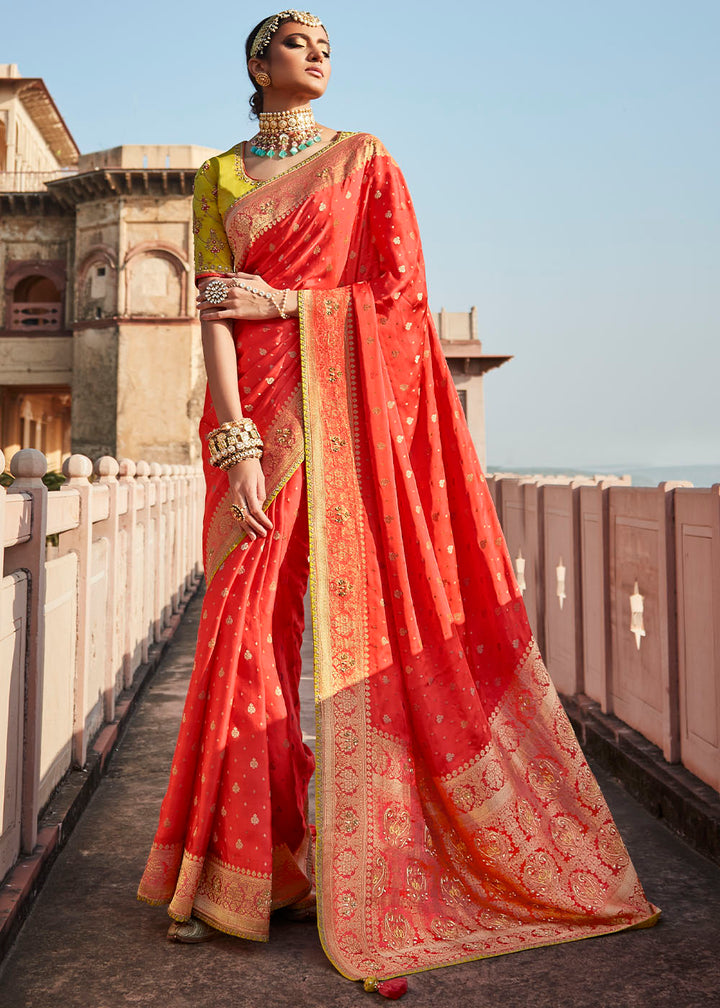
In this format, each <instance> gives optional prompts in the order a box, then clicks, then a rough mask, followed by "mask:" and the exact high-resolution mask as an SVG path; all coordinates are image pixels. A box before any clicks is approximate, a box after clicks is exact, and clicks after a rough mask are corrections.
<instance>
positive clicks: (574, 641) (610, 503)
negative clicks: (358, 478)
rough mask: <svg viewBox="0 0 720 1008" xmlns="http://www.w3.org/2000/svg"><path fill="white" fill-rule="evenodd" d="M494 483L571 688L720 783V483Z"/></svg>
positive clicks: (529, 598)
mask: <svg viewBox="0 0 720 1008" xmlns="http://www.w3.org/2000/svg"><path fill="white" fill-rule="evenodd" d="M488 485H489V487H490V490H491V492H492V494H493V497H494V498H495V501H496V505H497V509H498V513H499V516H500V521H501V523H502V525H503V529H504V532H505V537H506V540H507V544H508V548H509V550H510V555H511V557H512V559H513V563H514V565H515V570H516V573H517V574H518V579H519V580H520V578H522V582H523V584H524V589H523V594H524V599H525V602H526V605H527V609H528V614H529V616H530V621H531V624H532V626H533V629H534V631H535V635H536V637H537V638H538V642H539V644H540V647H541V650H542V652H543V655H544V657H545V660H546V662H547V665H548V670H549V672H550V674H551V676H552V677H553V679H554V681H555V684H556V686H557V688H558V689H559V690H560V692H561V693H564V694H566V695H568V696H573V695H578V694H580V695H585V696H587V697H590V698H591V699H592V700H595V701H597V702H598V703H599V704H600V707H601V709H602V710H603V711H604V712H605V713H611V714H614V715H615V716H616V717H618V718H620V720H621V721H624V722H625V723H626V724H627V725H629V726H630V727H631V728H634V729H635V730H636V731H638V732H640V733H641V734H642V735H644V736H645V738H647V739H649V740H650V741H651V742H653V743H654V744H655V745H657V746H658V747H659V748H660V749H661V750H662V752H663V755H664V756H665V758H666V759H667V760H668V761H669V762H671V763H676V762H682V764H683V765H684V766H685V767H686V768H687V769H688V770H690V771H691V772H692V773H694V774H695V775H696V776H697V777H699V778H701V780H703V781H705V783H706V784H709V785H710V786H711V787H713V788H714V789H715V790H720V632H719V631H718V627H720V485H716V486H714V487H712V489H703V488H699V487H698V488H695V487H691V486H689V485H682V484H678V483H662V484H660V486H658V487H656V488H652V487H633V486H629V485H627V484H625V485H618V483H617V482H616V483H615V485H613V483H612V481H610V480H607V481H604V482H603V481H600V482H594V481H592V480H579V479H578V480H567V481H566V482H565V484H564V485H561V484H559V483H558V482H557V481H552V482H550V481H544V480H543V479H542V478H533V479H523V478H519V477H512V476H505V475H500V474H496V475H495V476H492V477H489V478H488Z"/></svg>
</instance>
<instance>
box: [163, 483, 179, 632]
mask: <svg viewBox="0 0 720 1008" xmlns="http://www.w3.org/2000/svg"><path fill="white" fill-rule="evenodd" d="M162 468H163V478H164V480H165V485H166V487H167V530H168V531H167V539H166V548H165V555H164V557H163V569H164V571H165V576H166V581H165V584H166V594H165V597H164V599H163V602H164V605H165V606H166V607H167V609H166V617H165V618H166V621H169V620H170V617H171V616H172V614H173V613H176V612H177V611H178V605H177V584H176V582H177V571H176V570H175V540H176V539H177V535H178V520H177V482H176V480H175V479H174V478H173V467H172V466H170V465H164V466H163V467H162Z"/></svg>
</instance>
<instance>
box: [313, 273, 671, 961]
mask: <svg viewBox="0 0 720 1008" xmlns="http://www.w3.org/2000/svg"><path fill="white" fill-rule="evenodd" d="M299 301H300V347H301V361H302V374H303V382H302V391H303V413H304V423H305V456H306V474H307V493H308V515H309V525H310V590H311V608H312V622H313V634H314V641H315V703H316V739H317V741H316V776H317V783H316V795H317V798H316V803H317V810H316V823H317V841H316V843H317V847H316V864H317V867H316V878H317V895H318V929H319V932H320V938H321V942H322V944H323V948H324V950H325V952H326V954H327V956H328V958H329V959H330V960H331V962H332V963H333V964H334V966H335V967H336V969H338V971H339V972H340V973H341V974H342V975H343V976H345V977H347V978H348V979H353V980H357V979H363V978H365V977H368V976H376V977H379V978H385V977H391V976H397V975H400V974H403V973H412V972H420V971H422V970H427V969H433V968H438V967H441V966H447V965H451V964H456V963H462V962H469V961H472V960H475V959H482V958H486V957H490V956H495V955H502V954H507V953H509V952H517V951H521V950H522V949H526V948H535V947H539V946H544V945H552V944H558V943H561V942H568V941H574V940H579V939H583V938H590V937H594V936H598V935H602V934H609V933H612V932H616V931H622V930H626V929H628V928H630V927H642V926H649V925H650V924H652V923H654V921H655V920H656V919H657V910H656V908H654V907H652V906H650V907H648V904H647V901H646V900H645V897H644V894H643V893H642V889H641V888H640V886H639V884H638V883H637V876H636V875H635V873H634V870H633V869H632V865H631V864H630V862H629V859H628V861H627V866H628V867H627V869H626V870H625V866H624V859H625V858H626V857H627V855H626V852H625V851H624V846H623V845H622V841H621V840H619V837H618V836H617V834H616V832H612V831H611V830H610V829H609V827H608V832H607V836H606V843H607V849H608V854H609V855H610V854H612V855H616V856H617V857H618V858H619V859H620V862H622V864H620V863H619V864H617V865H614V866H611V867H610V868H609V869H608V872H615V873H617V874H618V875H620V876H621V877H620V878H618V880H617V885H616V886H613V887H612V892H608V899H607V901H606V903H603V900H602V898H601V897H600V895H598V893H597V892H596V891H595V890H594V889H593V885H594V882H593V878H590V875H591V874H592V873H591V872H582V871H581V865H580V864H579V862H578V863H577V864H574V868H577V869H578V872H577V878H576V879H575V882H574V883H573V882H572V880H568V879H566V880H565V882H564V884H565V883H568V884H565V889H567V890H568V891H567V892H563V899H562V900H561V903H560V907H561V908H559V909H558V912H557V913H554V912H553V911H552V910H551V911H550V912H549V915H548V917H547V919H542V920H538V919H537V916H534V917H533V915H532V914H528V915H526V916H527V919H518V918H516V916H515V915H514V913H513V908H512V905H511V904H512V900H510V902H509V904H508V907H509V912H506V913H504V914H503V913H502V912H501V911H499V912H498V913H495V914H493V912H492V907H493V901H494V899H495V894H494V893H491V894H490V897H489V905H490V908H491V909H490V912H488V911H487V910H486V909H483V906H485V907H487V905H488V894H487V893H483V891H481V890H482V886H481V885H480V884H479V882H478V879H477V874H476V872H477V868H475V869H474V871H473V870H468V871H466V870H465V869H464V867H463V862H464V861H465V860H466V855H467V852H463V850H462V847H463V841H462V840H461V839H460V833H458V831H457V828H456V825H454V824H453V822H452V820H453V818H454V819H455V820H457V822H458V823H459V822H460V821H461V820H462V818H463V815H465V823H466V824H467V827H470V826H471V825H473V821H474V820H477V822H476V828H477V829H481V830H487V838H486V837H485V835H484V834H483V837H482V839H483V842H485V840H486V839H487V841H488V848H487V850H485V849H483V856H484V857H489V858H492V857H497V856H502V851H495V850H494V848H493V846H492V841H493V840H494V839H498V838H496V837H495V832H498V833H499V832H500V831H494V830H493V829H492V826H493V823H492V822H490V821H489V819H488V815H489V816H490V818H492V815H493V812H494V813H495V815H496V817H497V819H498V820H499V819H501V818H502V817H503V816H505V815H506V814H507V812H508V810H507V809H506V808H503V806H504V805H506V804H507V799H506V798H505V797H504V796H503V794H502V793H501V792H502V785H501V784H500V779H499V777H498V778H497V782H498V784H499V785H500V786H499V787H498V789H497V790H498V792H499V794H498V796H497V797H495V798H494V797H493V795H488V796H486V797H488V798H489V800H490V805H489V806H488V808H487V810H485V809H483V807H482V802H481V803H480V804H477V802H475V799H474V793H473V788H474V787H475V785H476V784H482V786H483V787H485V788H487V787H488V786H490V787H491V788H492V786H493V781H494V780H495V777H494V774H495V771H496V767H495V764H496V763H497V762H498V760H497V753H498V748H497V747H494V746H491V747H489V748H488V749H487V750H486V751H485V752H483V753H480V754H478V756H477V757H476V758H475V759H474V760H473V761H472V762H471V763H470V764H467V765H466V766H465V767H463V768H461V769H460V771H459V772H457V773H455V774H452V775H448V776H447V777H446V778H443V779H440V780H438V781H436V782H435V783H434V784H433V783H431V786H430V799H429V801H428V803H427V812H428V814H429V816H430V818H431V821H432V822H433V825H434V827H437V833H438V837H436V836H434V835H429V833H428V829H427V826H426V827H425V834H424V838H423V836H421V835H420V834H418V835H417V836H416V835H415V834H417V830H418V828H419V827H418V824H417V822H415V823H413V822H412V821H411V818H408V816H407V813H405V814H404V815H405V817H404V818H403V813H402V807H401V806H400V805H399V804H397V795H399V794H401V792H402V790H403V789H407V784H404V783H403V782H402V781H401V780H400V779H398V780H397V781H394V780H392V779H390V778H389V777H387V776H385V775H383V774H382V773H380V774H378V773H377V771H376V770H375V768H374V756H373V748H374V747H376V744H377V739H378V736H379V735H380V734H384V733H379V732H378V731H377V730H375V729H373V728H372V727H371V719H370V700H369V685H368V678H367V677H368V675H369V674H371V673H372V671H373V670H372V669H369V667H368V665H369V663H368V650H369V639H368V627H367V617H368V612H367V607H368V596H367V584H366V580H365V573H366V567H365V549H366V543H367V542H368V539H367V536H368V534H369V533H368V531H367V529H366V527H365V525H364V521H365V519H364V508H363V501H362V495H361V488H360V485H359V482H358V478H359V477H358V471H359V467H358V466H357V465H356V464H355V459H354V456H353V453H354V451H355V450H356V449H357V450H362V446H361V445H360V444H358V437H357V433H358V431H357V409H358V404H357V399H356V390H357V376H356V361H355V359H354V353H355V351H354V348H353V332H352V325H353V315H354V309H353V304H352V297H351V292H350V290H349V289H341V290H334V291H305V292H303V293H302V294H301V295H300V298H299ZM541 697H542V698H544V699H541ZM528 698H529V700H530V701H531V706H528ZM508 705H509V706H508ZM538 707H539V708H540V709H538ZM531 708H532V709H531ZM490 721H491V724H492V729H493V737H494V738H495V737H496V732H499V734H500V736H502V735H503V731H505V728H504V727H503V726H504V725H505V722H507V731H508V732H509V731H510V730H511V729H512V728H513V727H516V726H517V724H518V722H520V723H523V722H526V723H527V724H528V725H529V724H530V723H532V732H531V733H530V734H532V735H533V736H535V735H536V734H537V733H538V732H539V733H540V735H541V736H542V737H543V738H544V739H546V740H547V739H549V737H550V736H552V742H551V744H550V747H549V748H550V751H551V752H553V753H555V754H559V755H558V759H561V760H562V761H563V764H562V766H560V767H559V769H560V776H563V775H564V776H565V777H566V778H567V779H571V778H572V779H573V780H574V781H575V783H576V785H577V786H574V790H575V793H576V800H577V801H578V802H579V803H580V804H582V803H583V802H585V805H586V807H587V809H588V824H589V823H590V820H591V819H592V818H593V816H595V815H596V816H597V818H598V820H599V818H600V816H601V815H606V817H607V819H608V821H609V823H610V824H612V820H611V817H610V814H609V812H608V810H607V807H606V806H605V803H604V799H603V798H602V795H601V794H600V792H599V789H598V788H597V784H596V782H595V781H594V778H593V777H592V774H591V773H590V771H589V768H588V767H587V764H586V762H585V760H584V757H583V756H582V753H581V751H580V749H579V747H578V745H577V741H576V740H575V738H574V735H573V733H572V730H571V729H570V727H569V724H566V721H567V719H566V717H565V715H564V712H562V708H560V705H559V702H558V700H557V696H556V694H555V691H554V688H553V687H552V685H551V683H550V680H549V677H548V676H547V672H546V670H545V667H544V664H543V663H542V659H541V658H540V655H539V652H538V651H537V647H536V645H535V644H534V642H533V643H532V645H531V646H530V647H529V648H528V649H527V650H526V652H525V653H524V654H523V655H522V656H519V661H518V663H517V668H516V670H515V674H514V675H513V677H512V686H511V688H510V689H509V690H508V692H507V694H506V696H505V697H504V699H503V703H502V704H501V705H500V707H499V708H498V709H497V710H496V711H495V712H494V713H493V715H492V716H491V718H490ZM539 721H541V722H542V723H541V724H539V723H538V722H539ZM387 742H388V744H389V745H390V747H391V748H392V747H393V745H394V744H395V743H397V746H399V751H398V753H397V754H396V757H397V758H396V762H397V764H398V765H402V764H403V763H404V764H405V765H407V755H408V753H407V752H406V751H405V749H406V748H407V747H405V748H403V744H402V742H401V740H392V739H391V738H390V737H389V736H388V737H387ZM500 748H502V743H501V744H500ZM530 755H531V759H530V765H529V766H528V767H527V768H526V769H527V770H528V773H535V774H536V776H535V777H534V778H533V780H532V781H528V786H529V788H530V789H531V790H534V792H535V794H536V795H537V798H538V805H539V806H540V805H542V804H543V802H545V804H546V805H547V804H548V801H549V800H550V799H552V793H551V792H552V791H553V788H555V786H556V784H557V781H556V779H555V777H553V779H551V774H550V771H551V770H552V767H549V766H547V765H546V763H550V762H552V760H545V761H544V762H543V759H542V755H538V754H530ZM524 756H525V754H524V753H522V752H519V753H518V759H519V761H520V764H523V760H524ZM536 757H537V758H536ZM348 780H351V781H352V782H353V787H351V788H349V787H344V786H343V782H344V781H348ZM565 783H567V782H566V781H565ZM416 785H417V786H422V782H421V781H419V780H418V781H417V782H416ZM437 789H439V790H438V791H437V794H438V795H439V794H440V793H441V792H442V791H446V792H449V793H450V795H453V796H454V797H455V798H456V799H457V802H458V803H459V804H458V805H456V807H457V809H458V813H457V814H456V815H455V816H454V817H453V816H451V817H450V819H449V820H448V824H447V830H445V833H443V823H444V822H445V821H446V820H447V818H448V817H447V813H446V810H444V808H443V807H441V806H442V804H443V803H442V802H441V801H440V798H439V797H435V798H433V793H434V791H435V790H437ZM507 793H508V795H509V794H510V791H508V792H507ZM426 797H427V796H426ZM471 799H472V804H471V805H470V806H469V807H467V808H464V807H463V806H464V805H466V804H467V803H468V802H470V801H471ZM596 799H598V804H597V806H596V807H594V805H595V801H596ZM450 800H451V801H452V800H454V799H452V798H451V799H450ZM433 802H435V803H439V804H438V807H437V809H436V812H437V815H434V814H433V811H432V805H433ZM393 804H395V805H396V807H397V809H398V813H397V815H396V816H395V817H394V818H393V814H392V813H393ZM493 806H494V807H493ZM383 809H384V811H383ZM603 810H604V811H603ZM486 811H487V814H488V815H486ZM525 812H526V813H527V814H533V813H532V809H531V810H530V811H529V812H528V810H525ZM388 813H390V818H388ZM522 813H523V809H520V810H519V812H518V816H519V820H518V822H519V823H520V826H518V830H519V832H521V831H522V830H521V823H522ZM536 814H537V813H536ZM516 818H517V817H516ZM406 820H407V821H406ZM603 821H604V820H603ZM515 825H517V823H516V824H515ZM515 825H514V826H513V829H515ZM573 825H574V824H573V823H572V822H569V823H564V822H563V823H560V824H559V826H558V827H556V829H557V830H559V832H558V834H557V835H558V837H559V843H558V844H557V845H556V846H557V847H558V848H560V847H561V846H562V844H563V843H564V842H565V841H567V840H568V838H570V839H572V836H571V834H572V829H573ZM596 825H597V823H596ZM413 830H414V833H413V835H410V833H411V831H413ZM518 830H516V832H518ZM383 831H384V832H383ZM462 832H464V833H467V828H465V827H464V828H463V830H462ZM547 832H548V836H550V829H549V828H548V831H547ZM438 838H440V840H441V843H442V844H443V845H444V847H445V852H444V856H443V857H442V858H441V859H440V860H438V852H437V847H436V840H437V839H438ZM551 841H552V838H551ZM386 842H387V843H386ZM498 843H502V837H500V838H499V839H498ZM387 844H390V845H393V844H395V846H396V847H402V846H403V845H407V846H408V850H410V849H412V850H413V851H415V853H414V854H413V856H412V858H410V856H409V855H407V854H403V855H402V856H401V861H402V864H403V867H404V865H405V862H407V867H408V869H412V871H410V870H408V873H407V887H408V893H409V894H410V898H411V899H412V889H413V887H415V891H416V895H418V897H419V898H422V894H423V892H424V891H425V887H426V886H427V887H430V886H432V887H433V891H435V890H436V889H437V890H438V891H439V892H440V893H441V897H442V903H443V904H444V905H445V906H446V912H441V913H440V915H439V916H437V918H435V917H434V918H433V919H432V920H431V919H430V917H428V918H427V920H426V919H424V918H423V919H421V918H418V921H419V923H420V925H421V926H420V931H421V932H422V934H420V933H419V932H418V931H417V930H416V927H415V925H416V924H417V923H418V921H415V920H414V915H413V914H411V915H410V917H411V918H412V919H408V917H407V912H406V910H405V909H404V908H403V903H402V901H401V902H400V903H396V905H392V904H384V903H383V901H382V899H381V897H382V893H383V892H384V889H383V871H384V869H386V868H387V860H386V858H385V857H384V853H383V852H384V851H385V849H386V846H387ZM530 846H532V845H528V844H527V843H526V845H525V850H526V852H527V855H528V856H527V858H526V861H527V866H528V867H527V872H526V874H527V880H526V882H527V884H525V885H524V886H521V892H525V893H526V899H527V900H528V902H529V903H530V904H532V902H533V899H534V897H533V895H532V886H534V885H536V883H537V880H538V879H539V884H540V885H545V884H546V881H545V880H546V879H547V877H548V864H547V862H548V861H549V860H552V857H551V855H547V856H546V855H545V848H546V846H547V840H546V838H545V837H543V838H542V840H541V841H540V848H538V849H539V850H540V851H541V852H542V854H543V856H544V860H543V858H540V860H537V859H536V860H535V861H532V858H531V855H532V854H533V853H534V851H533V850H531V849H530ZM550 846H552V842H551V844H550ZM417 852H419V853H417ZM418 857H419V858H421V859H423V860H424V862H426V863H425V864H424V866H423V865H421V864H419V863H417V864H416V863H415V862H416V861H417V860H418ZM403 859H404V860H403ZM531 861H532V863H531ZM536 861H537V863H536ZM411 862H412V863H411ZM433 862H435V863H433ZM580 875H582V878H581V877H580ZM609 877H610V876H609V874H608V879H609ZM551 882H552V880H551ZM553 884H554V883H553ZM573 884H575V885H576V888H577V893H576V896H578V894H579V897H578V899H577V900H576V909H573V907H572V906H570V905H566V904H569V903H571V902H572V893H571V892H570V888H572V885H573ZM476 889H477V892H475V890H476ZM471 893H472V895H471ZM395 899H397V896H395ZM582 899H585V902H586V904H587V906H586V907H585V909H583V908H582V906H581V904H582ZM476 900H477V905H476V902H475V901H476ZM593 903H594V905H596V910H597V912H595V911H593V910H592V908H591V904H593ZM550 906H552V900H551V903H550ZM602 906H605V913H604V915H603V912H602V910H601V907H602ZM562 908H564V909H562ZM648 909H650V910H651V911H652V912H651V914H650V915H648ZM468 913H470V917H468ZM483 914H486V917H487V927H485V926H484V924H483V917H482V915H483ZM473 915H474V916H473ZM466 917H467V920H465V918H466ZM471 917H472V919H470V918H471ZM413 936H414V937H413Z"/></svg>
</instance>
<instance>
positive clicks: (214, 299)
mask: <svg viewBox="0 0 720 1008" xmlns="http://www.w3.org/2000/svg"><path fill="white" fill-rule="evenodd" d="M229 289H230V288H229V287H228V285H227V284H226V283H223V281H222V280H218V279H217V278H216V279H215V280H211V281H210V283H209V284H208V285H207V287H206V288H205V292H204V297H205V300H206V301H209V302H210V304H222V303H223V301H224V300H225V298H226V297H227V296H228V291H229Z"/></svg>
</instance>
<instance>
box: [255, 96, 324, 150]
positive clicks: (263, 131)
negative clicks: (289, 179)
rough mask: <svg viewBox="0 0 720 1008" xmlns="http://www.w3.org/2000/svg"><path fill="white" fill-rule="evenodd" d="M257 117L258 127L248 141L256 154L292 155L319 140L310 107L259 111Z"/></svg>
mask: <svg viewBox="0 0 720 1008" xmlns="http://www.w3.org/2000/svg"><path fill="white" fill-rule="evenodd" d="M259 119H260V129H259V130H258V132H257V133H256V134H255V136H254V137H253V138H252V140H251V141H250V150H251V152H252V153H253V154H256V155H257V156H258V157H268V158H272V157H278V158H286V157H292V156H293V155H294V154H299V153H300V151H303V150H305V149H306V148H308V147H312V145H313V144H314V143H321V142H322V137H321V136H320V130H319V129H318V124H317V123H316V122H315V116H314V115H313V112H312V109H309V108H300V109H288V110H287V111H286V112H260V114H259Z"/></svg>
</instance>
